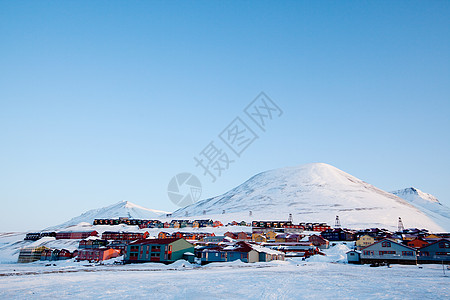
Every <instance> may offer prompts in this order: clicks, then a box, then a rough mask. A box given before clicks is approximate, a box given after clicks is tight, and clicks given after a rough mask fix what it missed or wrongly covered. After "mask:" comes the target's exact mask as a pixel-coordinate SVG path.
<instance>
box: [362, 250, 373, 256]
mask: <svg viewBox="0 0 450 300" xmlns="http://www.w3.org/2000/svg"><path fill="white" fill-rule="evenodd" d="M363 254H364V255H373V251H367V250H364V251H363Z"/></svg>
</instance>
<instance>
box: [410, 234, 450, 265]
mask: <svg viewBox="0 0 450 300" xmlns="http://www.w3.org/2000/svg"><path fill="white" fill-rule="evenodd" d="M418 260H419V262H420V263H431V264H432V263H442V264H450V240H449V239H440V240H438V241H436V242H434V243H431V244H429V245H426V246H425V247H422V248H420V250H419V257H418Z"/></svg>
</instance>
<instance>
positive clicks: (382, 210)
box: [172, 163, 450, 231]
mask: <svg viewBox="0 0 450 300" xmlns="http://www.w3.org/2000/svg"><path fill="white" fill-rule="evenodd" d="M224 212H225V213H224ZM290 213H291V214H292V215H293V219H294V222H296V223H298V222H327V223H328V224H331V225H333V224H334V220H335V217H336V216H339V218H340V222H341V224H342V226H343V227H350V228H366V227H383V228H387V229H396V228H397V221H398V217H401V218H402V220H403V223H404V225H405V227H417V228H426V229H429V230H431V231H445V230H449V229H450V228H449V227H445V228H444V227H443V226H441V225H439V224H437V222H435V221H434V219H433V218H432V217H430V216H428V215H427V214H425V213H424V212H422V211H421V210H419V209H418V208H417V207H415V206H414V205H412V204H410V203H409V202H408V201H406V200H404V199H402V198H400V197H398V196H396V195H393V194H391V193H388V192H385V191H383V190H381V189H378V188H376V187H374V186H373V185H371V184H368V183H366V182H364V181H362V180H360V179H358V178H356V177H354V176H352V175H350V174H347V173H345V172H343V171H341V170H339V169H337V168H335V167H333V166H330V165H328V164H324V163H312V164H307V165H303V166H299V167H289V168H281V169H276V170H271V171H267V172H263V173H260V174H258V175H255V176H253V177H252V178H250V179H249V180H247V181H246V182H244V183H243V184H241V185H239V186H238V187H236V188H234V189H232V190H230V191H228V192H227V193H225V194H223V195H221V196H217V197H213V198H209V199H206V200H202V201H199V202H197V203H194V204H192V205H189V206H187V207H184V208H182V209H179V210H177V211H175V212H174V213H173V214H172V216H173V217H185V216H189V218H194V216H198V217H205V216H209V217H213V218H214V217H215V218H217V219H222V220H224V221H231V220H236V221H239V220H246V221H251V220H271V219H274V220H286V219H287V218H288V215H289V214H290Z"/></svg>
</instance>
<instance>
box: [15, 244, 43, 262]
mask: <svg viewBox="0 0 450 300" xmlns="http://www.w3.org/2000/svg"><path fill="white" fill-rule="evenodd" d="M47 249H48V248H47V247H45V246H39V247H25V248H22V249H20V252H19V259H18V260H17V262H18V263H29V262H33V261H38V260H40V259H41V255H42V252H43V251H44V250H47Z"/></svg>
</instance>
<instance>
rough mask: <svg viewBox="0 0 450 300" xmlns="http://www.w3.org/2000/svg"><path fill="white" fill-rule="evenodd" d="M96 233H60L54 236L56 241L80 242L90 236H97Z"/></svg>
mask: <svg viewBox="0 0 450 300" xmlns="http://www.w3.org/2000/svg"><path fill="white" fill-rule="evenodd" d="M97 235H98V232H97V231H95V230H94V231H60V232H57V233H56V235H55V238H56V239H57V240H64V239H67V240H69V239H75V240H81V239H86V238H88V237H90V236H97Z"/></svg>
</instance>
